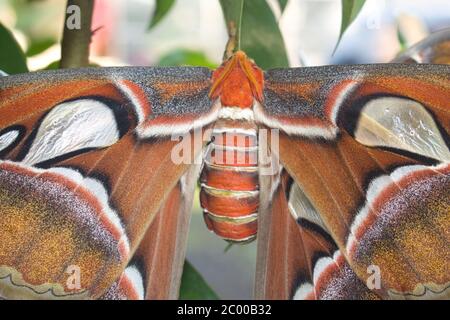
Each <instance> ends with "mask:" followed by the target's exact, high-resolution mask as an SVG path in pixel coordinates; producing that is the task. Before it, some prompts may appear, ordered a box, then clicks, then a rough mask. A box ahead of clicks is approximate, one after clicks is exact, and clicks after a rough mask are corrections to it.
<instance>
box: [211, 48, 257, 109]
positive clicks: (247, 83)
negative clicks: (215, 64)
mask: <svg viewBox="0 0 450 320" xmlns="http://www.w3.org/2000/svg"><path fill="white" fill-rule="evenodd" d="M263 77H264V76H263V71H262V70H261V69H260V68H259V67H258V66H257V65H256V64H255V63H254V61H253V60H251V59H250V58H249V57H247V55H246V54H245V53H244V52H243V51H237V52H236V53H235V54H234V55H233V56H232V57H231V58H230V59H228V60H227V61H225V62H224V63H223V64H222V65H221V66H220V67H219V68H217V69H216V70H215V71H214V73H213V77H212V81H213V84H212V86H211V90H210V92H209V96H210V97H211V98H213V99H215V98H218V97H220V99H221V102H222V105H223V106H228V107H240V108H251V107H252V106H253V101H254V99H257V100H258V101H260V102H261V101H262V99H263Z"/></svg>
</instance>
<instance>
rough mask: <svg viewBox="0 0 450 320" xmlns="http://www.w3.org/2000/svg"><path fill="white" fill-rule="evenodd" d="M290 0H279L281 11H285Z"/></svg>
mask: <svg viewBox="0 0 450 320" xmlns="http://www.w3.org/2000/svg"><path fill="white" fill-rule="evenodd" d="M288 1H289V0H278V4H279V5H280V9H281V13H283V12H284V9H286V6H287V4H288Z"/></svg>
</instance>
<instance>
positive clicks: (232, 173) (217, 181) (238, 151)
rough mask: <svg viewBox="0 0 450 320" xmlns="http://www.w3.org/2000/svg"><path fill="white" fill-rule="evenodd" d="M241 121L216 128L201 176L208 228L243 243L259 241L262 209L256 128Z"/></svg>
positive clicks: (229, 239) (201, 201) (201, 196)
mask: <svg viewBox="0 0 450 320" xmlns="http://www.w3.org/2000/svg"><path fill="white" fill-rule="evenodd" d="M241 122H242V121H228V122H219V123H218V125H216V127H215V128H214V130H213V139H212V141H211V143H210V144H209V146H208V150H207V153H206V157H205V162H204V166H203V170H202V174H201V177H200V182H201V191H200V203H201V205H202V208H203V213H204V218H205V222H206V225H207V226H208V228H209V229H210V230H212V231H213V232H214V233H216V234H217V235H218V236H220V237H222V238H224V239H225V240H227V241H231V242H239V243H242V242H249V241H252V240H254V239H255V237H256V232H257V217H258V207H259V182H258V157H257V155H258V142H257V135H256V128H255V127H253V124H252V123H250V122H246V123H245V124H243V123H241ZM237 125H239V127H238V126H237Z"/></svg>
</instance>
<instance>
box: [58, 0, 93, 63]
mask: <svg viewBox="0 0 450 320" xmlns="http://www.w3.org/2000/svg"><path fill="white" fill-rule="evenodd" d="M94 2H95V0H68V1H67V6H66V18H65V22H64V32H63V38H62V43H61V64H60V68H77V67H86V66H88V65H89V45H90V43H91V36H92V32H91V23H92V12H93V10H94Z"/></svg>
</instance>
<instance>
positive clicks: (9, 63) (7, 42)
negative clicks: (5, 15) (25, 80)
mask: <svg viewBox="0 0 450 320" xmlns="http://www.w3.org/2000/svg"><path fill="white" fill-rule="evenodd" d="M0 48H1V49H0V70H3V71H5V72H6V73H8V74H15V73H24V72H28V68H27V61H26V57H25V54H24V53H23V51H22V49H21V48H20V46H19V44H18V43H17V41H16V39H14V36H13V35H12V33H11V32H10V31H9V30H8V29H7V28H5V27H4V26H3V25H2V24H1V23H0Z"/></svg>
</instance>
